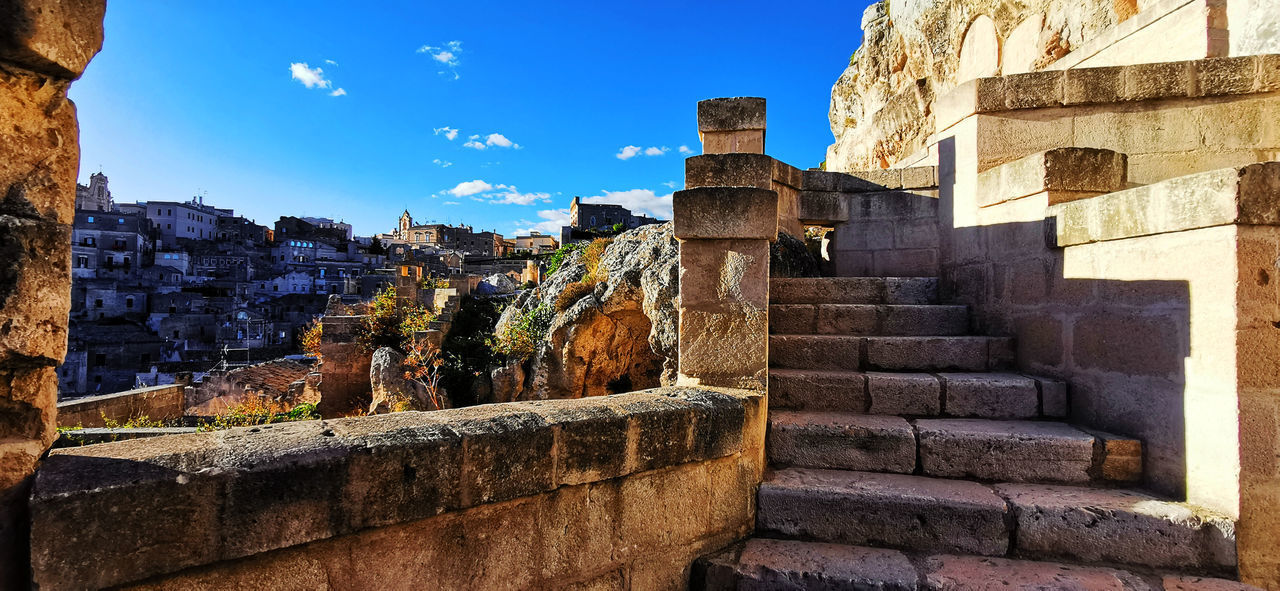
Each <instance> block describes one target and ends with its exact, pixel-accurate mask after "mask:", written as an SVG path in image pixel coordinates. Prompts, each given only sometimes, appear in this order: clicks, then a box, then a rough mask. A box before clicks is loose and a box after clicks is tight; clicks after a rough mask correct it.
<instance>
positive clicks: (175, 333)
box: [173, 330, 179, 339]
mask: <svg viewBox="0 0 1280 591" xmlns="http://www.w3.org/2000/svg"><path fill="white" fill-rule="evenodd" d="M178 334H179V333H178V331H176V330H175V331H173V338H175V339H176V338H178Z"/></svg>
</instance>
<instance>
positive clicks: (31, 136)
mask: <svg viewBox="0 0 1280 591" xmlns="http://www.w3.org/2000/svg"><path fill="white" fill-rule="evenodd" d="M105 10H106V3H105V1H104V0H66V1H62V2H54V1H52V0H6V1H4V2H0V319H3V320H2V321H0V442H3V443H0V587H5V588H19V587H23V586H25V579H26V572H27V568H26V564H27V560H26V552H25V547H26V540H25V538H26V529H27V528H26V516H25V503H23V502H22V500H23V499H24V498H25V497H26V491H27V488H28V486H29V481H30V476H31V473H32V472H33V471H34V470H35V467H36V464H37V462H38V461H39V459H40V456H41V455H42V454H43V453H44V451H45V450H46V449H47V448H48V447H49V444H50V443H52V442H53V440H54V438H56V437H57V433H56V429H55V428H56V426H57V419H56V415H57V412H56V409H55V405H56V402H57V386H58V378H57V375H56V373H55V371H56V367H57V365H58V364H60V363H62V360H63V357H64V356H65V355H66V351H67V314H68V313H69V312H70V310H71V300H70V296H71V289H70V288H71V222H72V215H73V209H74V207H75V190H76V177H77V175H78V172H79V170H78V169H79V165H80V148H79V128H78V125H77V123H76V109H75V105H74V104H72V103H71V101H69V100H67V88H68V87H69V86H70V84H71V81H72V80H75V79H76V78H78V77H79V76H80V74H81V73H82V72H83V71H84V68H85V66H86V65H87V64H88V63H89V60H90V59H92V58H93V56H94V55H95V54H97V53H98V50H99V48H101V46H102V17H103V14H104V12H105Z"/></svg>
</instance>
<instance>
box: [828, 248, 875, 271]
mask: <svg viewBox="0 0 1280 591" xmlns="http://www.w3.org/2000/svg"><path fill="white" fill-rule="evenodd" d="M832 258H833V259H835V260H834V263H835V264H834V266H835V274H836V275H838V276H841V277H871V276H873V275H875V253H874V251H870V250H839V249H837V250H836V251H835V253H834V254H833V255H832Z"/></svg>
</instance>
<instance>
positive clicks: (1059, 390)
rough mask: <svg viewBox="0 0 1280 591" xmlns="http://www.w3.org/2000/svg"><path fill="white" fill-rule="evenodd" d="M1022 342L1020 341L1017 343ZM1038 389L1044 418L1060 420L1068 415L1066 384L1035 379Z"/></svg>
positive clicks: (1069, 405) (1069, 409)
mask: <svg viewBox="0 0 1280 591" xmlns="http://www.w3.org/2000/svg"><path fill="white" fill-rule="evenodd" d="M1018 342H1022V341H1018ZM1035 380H1036V385H1037V386H1039V388H1040V409H1041V410H1040V412H1041V414H1043V415H1044V416H1046V417H1055V418H1062V417H1065V416H1067V415H1068V414H1070V412H1071V404H1070V400H1069V399H1068V398H1067V383H1066V382H1062V381H1058V380H1048V379H1044V378H1035Z"/></svg>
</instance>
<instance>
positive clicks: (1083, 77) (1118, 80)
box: [1062, 67, 1124, 106]
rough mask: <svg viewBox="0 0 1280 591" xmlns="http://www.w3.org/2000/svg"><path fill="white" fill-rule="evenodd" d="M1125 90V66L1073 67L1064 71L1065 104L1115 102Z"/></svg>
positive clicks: (1063, 91) (1063, 97) (1063, 99)
mask: <svg viewBox="0 0 1280 591" xmlns="http://www.w3.org/2000/svg"><path fill="white" fill-rule="evenodd" d="M1123 90H1124V68H1121V67H1110V68H1073V69H1070V70H1066V71H1065V72H1063V80H1062V102H1063V104H1065V105H1068V106H1071V105H1089V104H1095V103H1114V102H1118V101H1119V100H1120V96H1121V94H1122V92H1123Z"/></svg>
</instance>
